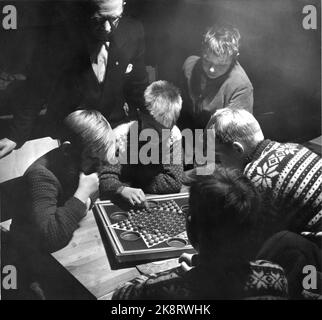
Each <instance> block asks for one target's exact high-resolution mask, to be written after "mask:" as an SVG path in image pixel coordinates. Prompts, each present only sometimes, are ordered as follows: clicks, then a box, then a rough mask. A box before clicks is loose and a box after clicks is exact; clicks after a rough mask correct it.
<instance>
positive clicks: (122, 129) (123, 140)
mask: <svg viewBox="0 0 322 320" xmlns="http://www.w3.org/2000/svg"><path fill="white" fill-rule="evenodd" d="M136 128H137V129H136ZM140 128H141V125H140V122H139V121H131V122H128V123H125V124H121V125H119V126H118V127H116V128H115V129H114V133H115V137H116V149H117V151H116V154H117V155H118V160H119V161H118V162H117V163H116V164H108V165H105V166H103V167H102V169H101V172H100V194H101V196H102V197H103V198H105V197H110V196H114V195H115V194H116V193H117V191H118V190H119V188H120V187H122V186H131V187H134V188H141V189H142V190H143V191H144V192H146V193H151V194H168V193H176V192H180V189H181V186H182V177H183V164H182V160H181V149H182V147H181V139H182V136H181V132H180V130H179V129H178V127H177V126H174V127H173V128H172V129H171V131H170V130H169V133H170V134H169V136H167V137H166V138H165V139H163V142H162V144H159V143H155V144H154V147H152V149H153V148H154V151H153V152H151V153H150V152H147V153H144V154H147V158H146V160H148V161H147V162H149V159H152V161H154V160H157V161H155V162H153V163H147V164H144V163H142V162H143V161H142V156H141V155H142V154H143V153H141V151H143V148H146V147H147V142H146V141H143V142H140V141H139V140H138V138H139V136H140V133H141V132H142V131H141V129H140ZM130 132H131V134H130ZM132 132H133V135H132ZM142 140H143V139H142ZM136 141H138V144H137V143H136ZM151 143H152V144H153V141H152V140H151ZM152 144H150V146H151V145H152ZM162 145H163V147H162ZM145 150H147V149H145ZM152 153H154V156H152ZM135 154H136V156H135V157H134V158H136V159H137V160H136V161H137V162H136V164H135V163H133V162H132V160H131V159H133V155H135ZM150 156H151V158H150Z"/></svg>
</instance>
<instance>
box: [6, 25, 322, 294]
mask: <svg viewBox="0 0 322 320" xmlns="http://www.w3.org/2000/svg"><path fill="white" fill-rule="evenodd" d="M225 32H226V31H225ZM226 33H227V32H226ZM226 33H224V37H226V38H229V39H230V40H229V41H230V42H231V44H232V50H231V52H230V54H229V59H228V60H227V59H226V60H227V61H226V60H222V61H217V60H218V59H217V58H218V57H217V53H216V52H217V51H218V50H219V49H220V48H218V47H213V39H214V30H212V29H211V30H209V32H208V33H207V34H206V36H205V40H204V46H205V48H206V49H204V50H203V52H204V56H203V58H202V59H199V58H198V57H197V58H198V59H196V57H195V58H194V59H190V60H191V61H190V60H189V61H187V62H186V63H185V75H186V77H187V80H188V84H189V85H188V87H189V88H188V90H189V92H190V96H191V97H190V98H191V100H192V101H193V103H194V106H191V108H192V109H191V110H190V111H191V112H190V116H189V115H188V116H189V117H190V120H191V121H194V120H193V119H194V116H196V112H197V111H198V110H199V109H200V108H201V109H202V110H208V113H207V119H208V118H209V114H212V116H211V117H210V120H209V121H208V124H207V126H206V128H205V129H206V132H209V133H210V135H212V136H213V137H214V139H213V141H212V142H211V145H210V146H208V148H210V149H212V151H214V152H215V153H216V155H218V159H219V163H216V164H215V166H214V167H212V169H210V170H208V171H207V172H208V174H207V175H200V174H199V175H198V172H201V171H198V169H200V168H198V167H195V168H194V169H192V170H190V171H188V172H185V171H184V169H185V168H184V165H185V163H184V157H183V156H182V154H183V153H182V148H183V147H184V146H185V144H186V141H185V144H184V143H183V141H182V140H183V139H182V135H181V131H180V129H179V128H178V127H177V126H176V123H177V121H178V119H179V117H180V114H181V108H182V98H181V95H180V92H179V90H178V89H177V88H176V87H175V86H174V85H172V84H170V83H168V82H167V81H156V82H153V83H152V84H150V85H149V86H148V87H147V88H146V90H145V92H144V100H145V106H144V108H142V109H141V111H140V112H138V116H137V118H136V119H135V120H133V121H130V122H128V123H123V124H121V125H119V126H117V127H116V128H114V129H112V128H111V126H110V124H109V122H108V121H107V120H106V119H105V118H104V117H103V116H102V115H101V114H100V112H98V111H95V110H77V111H74V112H72V113H71V114H69V115H68V116H67V117H66V118H65V120H64V130H62V132H61V145H60V146H59V147H58V148H56V149H54V150H52V151H50V152H49V153H47V154H45V155H44V156H42V157H41V158H39V159H38V160H37V161H35V162H34V163H33V164H32V165H31V166H30V167H29V168H28V169H27V171H26V172H25V174H24V176H23V183H24V185H25V188H24V190H25V194H24V196H25V203H27V206H26V208H25V210H24V212H20V213H19V215H17V216H15V217H14V218H13V221H12V225H11V230H10V232H11V233H12V234H13V235H14V236H13V237H12V238H13V239H14V242H15V243H16V246H18V247H20V248H26V247H28V248H27V249H26V250H29V251H30V252H33V254H31V255H29V256H30V257H35V256H36V253H35V252H36V251H35V250H38V251H39V252H42V253H43V252H46V253H48V252H54V251H56V250H59V249H61V248H63V247H64V246H65V245H67V244H68V242H69V241H70V239H71V238H72V235H73V232H74V231H75V230H76V229H77V228H78V223H79V222H80V221H81V219H82V218H83V217H84V216H85V215H86V213H87V211H88V210H89V209H90V208H91V207H92V205H93V203H94V202H95V200H96V199H97V198H98V197H100V198H101V199H111V200H113V201H122V202H124V203H126V204H127V205H129V206H135V205H144V203H145V200H146V194H171V193H177V192H180V190H181V187H182V185H183V183H185V184H188V185H190V198H189V212H188V214H187V216H186V227H187V234H188V237H189V240H190V242H191V244H192V245H193V247H194V248H195V250H196V251H197V254H196V255H194V256H188V255H184V256H183V257H182V258H181V261H182V263H183V264H184V265H185V266H186V268H176V269H173V270H169V271H166V272H162V273H160V274H155V275H150V276H141V277H139V278H136V279H134V280H133V281H130V282H128V283H125V284H123V286H122V287H121V288H119V289H118V290H117V291H116V292H115V293H114V296H113V297H114V299H287V298H303V297H304V296H306V297H313V298H318V297H321V287H320V285H321V283H320V282H319V285H318V287H317V288H315V289H314V290H311V291H309V292H308V291H306V290H304V289H305V288H303V287H302V279H303V277H304V274H303V272H302V270H303V267H304V266H305V265H313V266H315V267H316V270H317V271H318V274H319V272H321V267H322V266H321V265H322V260H321V250H320V249H321V232H322V227H321V224H322V207H321V206H322V160H321V157H320V156H319V155H317V154H315V153H313V152H311V151H310V150H309V149H307V148H305V147H304V146H301V145H299V144H294V143H279V142H275V141H271V140H268V139H265V138H264V135H263V133H262V130H261V128H260V126H259V124H258V122H257V120H256V119H255V117H254V116H253V115H252V114H251V111H252V107H253V106H252V104H253V99H252V86H251V84H250V82H249V81H248V80H247V79H248V78H247V76H246V74H245V73H244V71H243V70H242V68H241V67H240V65H239V64H238V62H237V61H236V60H235V58H236V56H237V55H238V40H239V33H238V32H237V31H236V30H235V31H234V32H233V33H232V34H230V33H227V34H226ZM211 50H213V51H214V52H212V51H211ZM216 50H217V51H216ZM192 60H193V61H192ZM215 60H216V61H215ZM192 62H193V66H190V64H191V63H192ZM217 64H219V65H220V66H221V69H220V68H219V69H220V70H222V72H221V73H220V74H217V73H216V72H215V67H213V65H217ZM189 66H190V67H191V68H190V67H189ZM189 68H190V69H191V70H190V69H189ZM207 68H208V69H209V70H208V71H209V74H208V73H206V70H207ZM189 70H190V71H189ZM227 74H228V75H232V74H234V75H235V76H234V77H232V76H228V77H226V78H225V77H224V78H222V77H223V76H225V75H227ZM205 77H208V78H210V79H211V81H209V83H208V84H209V88H208V87H207V84H206V82H205V81H206V80H205V79H204V78H205ZM212 78H213V79H212ZM236 79H237V80H238V81H237V82H236ZM246 80H247V81H246ZM198 81H199V82H200V83H199V85H200V87H198V85H197V84H196V83H197V82H198ZM193 85H194V86H193ZM234 85H236V86H237V87H238V88H239V89H238V90H239V91H238V90H237V91H236V90H231V94H232V97H231V99H230V98H229V99H228V98H227V92H225V90H226V89H227V88H230V89H231V88H232V86H234ZM216 86H217V87H218V86H219V87H220V90H219V93H220V94H221V95H220V97H219V98H218V96H217V95H216V97H212V98H213V99H212V98H211V92H210V91H211V90H214V88H215V87H216ZM219 87H218V88H219ZM225 88H226V89H225ZM209 90H210V91H209ZM227 90H228V89H227ZM202 92H205V93H207V94H209V95H207V94H204V95H203V94H200V96H199V95H196V94H197V93H202ZM235 92H239V93H238V94H237V95H236V97H233V94H234V93H235ZM194 94H195V95H194ZM225 97H226V98H227V99H228V100H229V101H232V103H230V104H229V105H221V108H218V104H220V102H222V100H223V99H226V98H225ZM198 106H199V107H198ZM201 106H202V107H201ZM198 108H199V109H198ZM201 109H200V110H201ZM200 110H199V111H200ZM215 110H217V111H215ZM185 111H187V110H185ZM197 115H199V116H200V117H201V114H200V112H199V113H198V112H197ZM185 116H187V115H185ZM188 116H187V117H188ZM201 118H202V119H204V117H201ZM201 118H199V120H200V119H201ZM182 119H183V118H181V120H182ZM200 121H201V120H200ZM181 123H182V122H181ZM195 127H196V126H192V127H191V128H195ZM163 133H166V134H163ZM209 141H210V140H209ZM209 141H206V142H208V144H209V143H210V142H209ZM143 151H144V152H143ZM165 153H166V155H167V157H164V156H165ZM133 159H135V160H134V161H133ZM151 159H154V160H155V159H157V161H149V160H151ZM164 159H167V160H168V161H164ZM178 159H179V160H180V161H178ZM204 172H205V171H204ZM307 234H309V235H310V236H311V237H310V238H307V237H306V236H305V235H307ZM21 250H22V251H24V250H25V249H20V251H21ZM24 256H26V254H24ZM31 259H32V258H31ZM33 260H36V261H39V260H38V258H37V259H36V258H34V259H33Z"/></svg>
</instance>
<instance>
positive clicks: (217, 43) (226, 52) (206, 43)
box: [202, 25, 240, 59]
mask: <svg viewBox="0 0 322 320" xmlns="http://www.w3.org/2000/svg"><path fill="white" fill-rule="evenodd" d="M239 40H240V34H239V31H238V29H237V28H233V27H231V26H216V25H215V26H213V27H211V28H209V29H208V30H207V32H206V33H205V35H204V37H203V41H202V51H203V53H208V52H210V53H212V54H214V55H216V56H218V57H221V58H223V59H227V58H228V57H233V58H236V57H237V56H238V55H239Z"/></svg>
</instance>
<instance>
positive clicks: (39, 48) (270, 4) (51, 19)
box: [0, 0, 321, 141]
mask: <svg viewBox="0 0 322 320" xmlns="http://www.w3.org/2000/svg"><path fill="white" fill-rule="evenodd" d="M10 3H14V2H10ZM4 4H5V2H3V1H0V6H3V5H4ZM306 4H313V5H315V6H316V8H317V12H318V18H317V21H318V29H317V30H304V29H303V27H302V19H303V18H304V14H302V9H303V7H304V6H305V5H306ZM16 6H17V10H18V30H17V31H3V30H1V29H0V30H1V31H0V70H1V67H2V69H7V70H8V71H12V72H18V71H21V72H26V73H28V72H30V69H33V70H35V69H36V70H37V69H39V74H41V73H43V69H44V68H43V65H44V63H45V64H46V66H47V68H46V69H47V71H46V75H45V78H48V79H54V78H55V77H56V75H57V72H58V71H59V61H60V59H59V54H60V53H61V52H63V50H60V49H62V48H63V47H64V41H65V42H66V41H68V33H66V30H65V26H66V23H68V22H70V19H67V18H66V16H67V15H66V11H65V6H66V4H65V2H64V1H48V0H47V1H27V0H26V1H23V0H21V1H17V2H16ZM126 10H127V13H128V14H130V15H132V16H134V17H136V18H138V19H140V20H141V21H142V23H143V24H144V27H145V32H146V47H147V51H146V62H147V64H150V65H153V66H155V67H156V68H157V71H158V78H159V79H166V80H170V81H172V82H174V83H176V84H178V83H179V82H178V81H179V78H180V73H181V67H182V64H183V61H184V60H185V58H186V57H187V56H189V55H191V54H199V47H200V39H201V35H202V34H203V32H204V30H205V28H206V27H207V26H210V25H212V24H213V23H220V22H225V23H227V22H228V23H231V24H233V25H235V26H236V27H238V28H239V30H240V33H241V35H242V39H241V49H240V59H239V60H240V62H241V64H242V66H243V67H244V69H245V70H246V72H247V73H248V75H249V77H250V79H251V81H252V83H253V86H254V97H255V105H254V113H255V115H256V117H257V118H258V120H259V121H260V123H261V125H262V127H263V129H264V133H265V134H266V136H267V137H270V138H273V139H278V140H281V141H286V140H294V141H305V140H308V139H311V138H314V137H316V136H318V135H321V26H320V21H321V16H320V12H321V8H320V1H318V0H312V1H305V0H271V1H261V0H211V1H210V0H209V1H208V0H204V1H202V0H199V1H198V0H195V1H193V0H127V9H126ZM76 34H77V33H76ZM35 52H36V54H35ZM44 57H45V59H44ZM39 61H40V62H39ZM42 76H43V75H42ZM49 82H50V81H49V80H48V83H49ZM48 86H49V85H48ZM1 108H2V109H3V108H5V106H4V104H2V105H1V99H0V111H1Z"/></svg>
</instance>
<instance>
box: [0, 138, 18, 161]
mask: <svg viewBox="0 0 322 320" xmlns="http://www.w3.org/2000/svg"><path fill="white" fill-rule="evenodd" d="M16 146H17V144H16V143H15V142H14V141H12V140H10V139H8V138H3V139H1V140H0V159H1V158H3V157H4V156H6V155H7V154H9V153H10V152H11V151H12V150H13V149H14V148H15V147H16Z"/></svg>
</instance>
